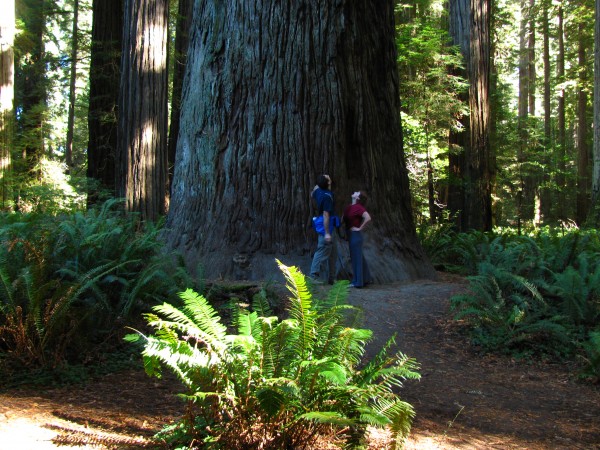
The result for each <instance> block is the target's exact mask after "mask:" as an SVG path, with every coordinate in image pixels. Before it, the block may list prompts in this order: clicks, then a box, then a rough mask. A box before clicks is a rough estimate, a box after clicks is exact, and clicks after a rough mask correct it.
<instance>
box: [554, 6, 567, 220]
mask: <svg viewBox="0 0 600 450" xmlns="http://www.w3.org/2000/svg"><path fill="white" fill-rule="evenodd" d="M557 19H558V28H557V35H558V54H557V56H556V79H557V83H558V85H559V86H560V88H559V89H558V102H557V134H558V143H557V144H558V154H557V157H556V158H557V160H558V164H557V177H556V185H557V188H558V202H557V203H558V218H559V219H560V220H565V219H566V218H567V217H566V208H565V188H566V182H565V174H566V171H567V166H566V159H567V130H566V101H565V96H566V89H565V87H564V83H565V40H564V37H565V31H564V9H563V7H562V4H560V5H558V18H557Z"/></svg>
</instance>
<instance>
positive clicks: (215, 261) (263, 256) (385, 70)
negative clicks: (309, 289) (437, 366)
mask: <svg viewBox="0 0 600 450" xmlns="http://www.w3.org/2000/svg"><path fill="white" fill-rule="evenodd" d="M183 93H184V95H183V103H182V113H181V128H180V133H179V141H178V146H177V160H176V165H175V177H174V180H173V186H172V199H171V205H170V209H169V215H168V220H167V228H168V229H169V236H168V240H169V243H170V245H171V246H172V247H173V248H177V249H181V250H182V251H184V252H185V253H186V255H187V256H188V257H189V260H190V262H192V263H193V262H201V263H202V264H203V267H204V271H205V275H206V276H207V277H209V278H210V277H215V276H219V275H223V276H234V274H235V273H236V272H237V274H238V275H239V276H244V277H249V278H258V279H264V278H268V277H269V276H271V275H272V274H274V273H276V265H275V262H274V259H275V258H276V257H278V258H280V259H281V260H282V261H284V262H285V263H287V264H290V263H293V264H297V265H299V266H300V267H304V268H305V269H306V268H307V267H308V265H309V263H310V255H309V250H310V247H311V245H313V244H314V242H315V241H316V235H314V234H313V233H314V232H313V231H312V229H311V228H310V222H311V210H310V204H309V199H310V192H311V190H312V187H313V186H314V183H315V180H316V177H317V175H318V174H321V173H328V174H330V175H331V177H332V179H333V182H334V186H333V191H334V193H335V194H336V196H337V204H338V206H337V208H338V210H339V209H341V208H340V202H344V201H347V200H348V199H349V198H350V195H351V193H352V192H353V191H355V190H357V189H361V188H365V189H367V190H368V191H370V193H371V196H370V201H371V200H372V202H371V203H370V204H369V208H370V211H371V212H372V217H373V226H372V228H371V230H370V231H371V232H370V234H369V236H368V238H367V242H368V245H367V248H366V250H365V254H366V257H367V258H369V264H370V266H371V269H372V272H373V273H374V274H376V278H377V279H378V280H379V281H390V280H400V279H411V278H415V277H422V276H434V272H433V270H432V267H431V265H430V264H429V263H428V262H427V258H426V256H425V254H424V252H423V251H422V249H421V247H420V245H419V243H418V241H417V239H416V233H415V228H414V224H413V218H412V210H411V203H410V192H409V186H408V175H407V171H406V167H405V162H404V156H403V149H402V132H401V128H400V121H399V111H400V101H399V95H398V74H397V66H396V49H395V43H394V1H392V0H387V1H385V2H378V3H377V5H375V4H374V3H372V2H367V1H357V2H346V1H342V0H327V1H320V2H281V1H277V0H267V1H264V2H260V3H257V2H255V1H254V0H244V1H239V2H233V3H230V4H227V5H225V4H224V3H223V2H221V1H219V0H205V1H199V2H196V5H195V9H194V17H193V23H192V32H191V35H190V47H189V52H188V63H187V69H186V75H185V80H184V87H183Z"/></svg>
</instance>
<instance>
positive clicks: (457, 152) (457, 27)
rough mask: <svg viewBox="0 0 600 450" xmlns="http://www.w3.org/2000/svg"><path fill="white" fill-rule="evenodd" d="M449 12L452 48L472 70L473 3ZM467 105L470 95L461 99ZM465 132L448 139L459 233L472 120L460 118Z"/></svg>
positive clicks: (455, 4)
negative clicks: (466, 156)
mask: <svg viewBox="0 0 600 450" xmlns="http://www.w3.org/2000/svg"><path fill="white" fill-rule="evenodd" d="M448 10H449V11H448V12H449V21H448V25H449V34H450V37H451V38H452V45H456V46H458V47H459V48H460V52H461V54H462V56H463V58H464V61H465V67H468V66H469V60H470V53H469V52H470V50H469V48H470V41H471V34H470V30H471V19H470V17H471V4H470V0H450V1H449V2H448ZM456 75H459V76H462V77H463V78H464V79H468V78H469V75H468V73H467V71H466V69H465V70H462V71H461V72H460V73H457V74H456ZM459 98H460V99H461V100H462V101H464V102H465V103H468V92H465V94H462V95H461V96H460V97H459ZM459 120H460V122H461V124H462V131H455V130H453V129H451V130H450V133H449V135H448V148H449V152H448V209H449V211H450V213H451V214H452V216H453V217H454V220H455V223H456V227H457V229H458V230H459V231H466V230H467V229H468V222H467V214H466V204H465V200H466V199H465V181H466V180H465V172H466V160H465V154H466V153H467V152H468V151H469V147H470V142H469V136H470V131H469V127H470V124H469V117H468V116H465V117H461V118H460V119H459Z"/></svg>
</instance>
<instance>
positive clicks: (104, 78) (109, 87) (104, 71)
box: [87, 0, 123, 204]
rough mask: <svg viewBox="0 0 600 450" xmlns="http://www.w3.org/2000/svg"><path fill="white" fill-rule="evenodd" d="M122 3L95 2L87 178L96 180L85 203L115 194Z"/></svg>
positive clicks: (110, 0) (108, 0) (100, 0)
mask: <svg viewBox="0 0 600 450" xmlns="http://www.w3.org/2000/svg"><path fill="white" fill-rule="evenodd" d="M122 38H123V0H94V4H93V21H92V50H91V63H90V106H89V113H88V129H89V142H88V168H87V176H88V177H89V178H91V179H93V180H96V181H97V184H98V186H90V188H89V190H88V203H90V204H92V203H94V202H95V201H96V200H97V197H98V191H99V190H106V191H108V193H109V194H110V195H115V193H116V192H115V157H116V149H117V103H118V99H119V82H120V78H121V70H120V67H121V42H122Z"/></svg>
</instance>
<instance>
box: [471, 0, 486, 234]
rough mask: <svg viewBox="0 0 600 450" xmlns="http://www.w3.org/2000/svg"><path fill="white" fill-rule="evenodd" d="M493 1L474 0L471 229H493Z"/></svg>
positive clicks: (472, 28) (472, 18) (472, 21)
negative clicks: (491, 110)
mask: <svg viewBox="0 0 600 450" xmlns="http://www.w3.org/2000/svg"><path fill="white" fill-rule="evenodd" d="M490 9H491V0H471V33H470V36H471V42H470V60H469V81H470V85H469V109H470V112H471V113H470V141H471V142H470V144H471V145H470V151H469V153H468V154H467V167H468V180H469V182H468V185H467V186H468V188H467V202H466V204H467V208H468V217H469V228H474V229H478V230H483V231H489V230H491V228H492V185H491V154H490V152H491V149H490V97H489V95H490V61H491V60H490Z"/></svg>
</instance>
